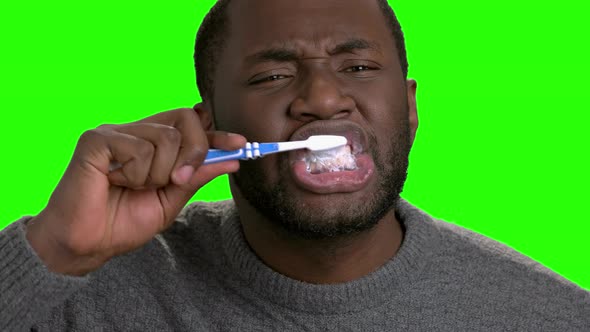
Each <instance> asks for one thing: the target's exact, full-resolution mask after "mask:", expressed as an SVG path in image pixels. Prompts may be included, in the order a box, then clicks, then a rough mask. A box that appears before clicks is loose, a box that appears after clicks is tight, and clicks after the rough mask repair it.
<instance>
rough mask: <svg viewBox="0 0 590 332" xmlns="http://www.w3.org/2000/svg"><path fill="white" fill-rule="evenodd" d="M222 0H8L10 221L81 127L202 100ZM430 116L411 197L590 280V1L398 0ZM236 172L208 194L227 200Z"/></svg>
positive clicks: (0, 68) (50, 184) (44, 182)
mask: <svg viewBox="0 0 590 332" xmlns="http://www.w3.org/2000/svg"><path fill="white" fill-rule="evenodd" d="M213 3H214V0H193V1H186V0H177V1H173V2H170V1H166V2H145V1H137V0H129V1H123V2H121V1H114V0H104V1H101V2H92V3H88V2H79V1H61V2H46V1H38V0H33V1H27V2H16V1H2V2H1V4H0V31H2V33H1V34H0V42H1V45H2V52H0V77H1V78H0V84H1V89H0V96H1V97H0V107H1V110H2V118H3V123H4V126H3V128H2V130H1V131H0V139H1V141H2V155H3V157H2V160H3V162H2V163H1V166H0V167H1V172H2V175H3V176H2V179H3V181H2V184H3V190H2V196H3V197H2V204H1V205H0V228H3V227H5V226H6V225H8V224H9V223H11V222H13V221H15V220H17V219H18V218H19V217H21V216H23V215H33V214H36V213H38V212H39V211H40V210H41V209H42V208H43V207H44V205H45V204H46V203H47V200H48V198H49V196H50V194H51V192H52V190H53V188H54V187H55V185H56V184H57V182H58V180H59V178H60V177H61V175H62V173H63V171H64V170H65V167H66V165H67V163H68V161H69V159H70V157H71V154H72V152H73V150H74V147H75V144H76V141H77V139H78V137H79V135H80V134H81V133H82V132H83V131H85V130H87V129H91V128H94V127H96V126H98V125H100V124H102V123H124V122H130V121H134V120H137V119H140V118H143V117H146V116H149V115H151V114H154V113H157V112H160V111H163V110H168V109H173V108H177V107H186V106H189V107H190V106H192V105H193V104H194V103H195V102H196V101H198V100H199V96H198V93H197V90H196V87H195V83H194V82H195V74H194V71H193V66H192V48H193V44H194V36H195V32H196V30H197V28H198V25H199V23H200V21H201V20H202V18H203V16H204V15H205V13H206V11H207V10H208V9H209V8H210V7H211V5H212V4H213ZM392 5H393V6H394V8H395V9H396V11H397V14H398V17H399V19H400V21H401V23H402V26H403V27H404V31H405V33H406V38H407V47H408V54H409V62H410V76H411V77H413V78H415V79H417V81H418V86H419V89H418V106H419V109H418V111H419V117H420V127H419V130H418V135H417V139H416V142H415V146H414V148H413V151H412V154H411V162H410V164H411V166H410V169H409V177H408V181H407V184H406V187H405V191H404V193H403V194H402V196H403V197H405V198H406V199H408V200H409V201H410V202H412V203H413V204H415V205H417V206H418V207H420V208H422V209H424V210H426V211H427V212H429V213H430V214H432V215H433V216H435V217H437V218H441V219H445V220H447V221H449V222H453V223H456V224H459V225H462V226H464V227H466V228H469V229H472V230H475V231H477V232H479V233H482V234H484V235H486V236H489V237H491V238H493V239H496V240H498V241H501V242H503V243H505V244H507V245H509V246H511V247H513V248H514V249H516V250H518V251H519V252H521V253H523V254H526V255H527V256H529V257H531V258H533V259H535V260H537V261H539V262H541V263H542V264H544V265H546V266H547V267H549V268H551V269H553V270H554V271H556V272H557V273H559V274H561V275H563V276H564V277H566V278H568V279H569V280H572V281H573V282H575V283H577V284H579V285H580V286H582V287H584V288H587V289H590V258H589V254H590V245H589V243H590V241H589V240H588V238H589V237H590V226H589V223H588V221H589V218H588V215H587V212H586V211H585V208H586V207H587V206H588V204H589V203H588V202H587V201H588V198H589V195H588V193H587V189H588V187H589V185H590V176H589V175H588V170H589V169H590V167H589V165H588V164H589V158H588V147H589V145H590V144H589V143H590V139H589V137H588V126H589V123H590V121H589V120H590V117H589V115H588V113H589V111H590V107H589V102H588V93H587V91H586V90H587V89H588V86H589V85H588V83H587V79H588V77H589V75H590V66H589V65H588V59H590V54H589V53H590V52H588V46H587V45H588V37H587V36H588V33H589V32H590V31H589V29H588V27H587V25H586V24H585V23H584V22H585V21H586V20H585V19H586V18H587V17H588V15H589V14H590V10H589V8H590V5H588V2H586V1H577V2H576V1H559V2H553V1H551V2H549V1H547V2H538V1H532V0H526V1H505V0H496V1H493V2H489V3H485V4H476V3H475V2H474V1H419V2H418V1H395V2H392ZM229 197H230V193H229V190H228V186H227V177H220V178H218V179H216V180H214V181H213V182H212V183H211V184H209V185H208V186H206V187H205V188H203V189H202V190H201V191H200V192H199V193H198V194H197V195H196V196H195V197H194V199H199V200H218V199H225V198H229Z"/></svg>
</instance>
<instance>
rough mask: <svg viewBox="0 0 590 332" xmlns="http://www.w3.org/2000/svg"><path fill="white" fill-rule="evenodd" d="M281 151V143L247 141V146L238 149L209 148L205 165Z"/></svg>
mask: <svg viewBox="0 0 590 332" xmlns="http://www.w3.org/2000/svg"><path fill="white" fill-rule="evenodd" d="M276 152H280V150H279V145H278V144H277V143H256V142H253V143H246V146H245V147H244V148H242V149H238V150H231V151H227V150H220V149H209V151H208V152H207V157H205V161H204V162H203V165H207V164H213V163H219V162H222V161H227V160H237V159H242V160H247V159H256V158H260V157H263V156H264V155H266V154H269V153H276Z"/></svg>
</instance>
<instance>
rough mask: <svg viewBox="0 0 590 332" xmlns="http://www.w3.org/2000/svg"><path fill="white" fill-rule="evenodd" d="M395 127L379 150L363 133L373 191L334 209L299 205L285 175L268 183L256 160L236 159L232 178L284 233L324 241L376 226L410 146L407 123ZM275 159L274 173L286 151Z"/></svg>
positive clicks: (395, 193)
mask: <svg viewBox="0 0 590 332" xmlns="http://www.w3.org/2000/svg"><path fill="white" fill-rule="evenodd" d="M398 129H399V130H398V131H396V132H395V133H396V134H397V135H393V137H392V138H391V140H390V141H389V142H388V143H389V144H388V148H387V150H386V153H384V154H383V155H380V154H379V153H378V151H377V140H376V138H375V137H374V136H369V143H370V144H369V146H370V149H369V153H370V154H371V156H372V158H373V160H374V163H375V168H376V170H377V172H376V175H377V176H378V179H377V188H376V190H374V191H373V192H371V193H370V194H369V197H367V198H368V199H367V200H366V201H364V202H359V201H357V202H354V201H346V202H344V204H341V206H337V207H336V208H334V207H331V208H330V207H326V208H325V209H313V210H312V209H309V208H305V207H304V206H302V205H301V204H300V203H298V202H297V201H295V199H294V198H292V196H291V195H289V192H288V186H287V183H286V179H287V177H286V176H282V177H280V179H279V180H278V182H277V183H272V184H271V183H268V180H267V176H266V174H265V171H264V170H263V169H262V167H260V163H258V162H240V163H241V165H240V170H239V171H238V172H237V173H234V174H233V175H232V176H233V180H234V182H235V184H236V185H237V186H238V188H239V190H240V192H241V194H242V196H243V197H244V198H245V199H246V200H247V201H248V202H249V203H250V205H252V206H253V207H254V208H255V209H256V210H257V211H258V212H259V213H260V214H262V215H263V216H264V217H265V218H266V219H267V220H268V221H269V222H271V223H272V224H274V225H275V226H278V228H279V229H282V230H283V231H284V232H285V234H286V235H288V236H289V237H294V238H299V239H307V240H326V239H335V238H339V237H346V236H351V235H355V234H359V233H362V232H365V231H367V230H369V229H371V228H373V227H374V226H375V225H377V224H378V223H379V221H380V220H381V219H382V218H383V217H384V216H385V214H387V213H388V212H389V211H390V210H391V209H392V208H393V207H394V206H395V204H396V203H397V201H398V200H399V198H400V193H401V192H402V190H403V186H404V183H405V181H406V177H407V170H408V164H409V153H410V148H411V142H410V127H409V123H408V122H407V121H404V123H402V124H401V126H400V127H398ZM277 158H279V165H280V174H286V172H288V167H289V163H288V160H287V155H286V154H279V155H278V156H277ZM242 175H245V176H242ZM335 195H336V194H335Z"/></svg>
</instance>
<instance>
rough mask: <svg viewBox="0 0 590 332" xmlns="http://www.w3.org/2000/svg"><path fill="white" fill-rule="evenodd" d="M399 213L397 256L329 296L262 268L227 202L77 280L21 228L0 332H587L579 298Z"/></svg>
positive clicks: (555, 279)
mask: <svg viewBox="0 0 590 332" xmlns="http://www.w3.org/2000/svg"><path fill="white" fill-rule="evenodd" d="M397 211H398V216H399V217H400V220H401V221H402V222H403V224H404V226H405V228H406V233H405V238H404V241H403V243H402V246H401V248H400V250H399V252H398V253H397V255H396V256H395V257H394V258H392V259H391V260H390V261H389V262H387V263H386V264H385V265H384V266H382V267H381V268H380V269H378V270H377V271H375V272H373V273H372V274H370V275H367V276H365V277H363V278H361V279H359V280H356V281H353V282H349V283H344V284H337V285H313V284H308V283H304V282H300V281H296V280H293V279H290V278H288V277H285V276H283V275H281V274H278V273H276V272H274V271H273V270H271V269H270V268H269V267H267V266H266V265H264V263H263V262H261V261H260V260H259V259H258V258H257V256H256V255H255V254H254V253H253V252H252V251H251V249H250V248H249V247H248V245H247V243H246V242H245V239H244V237H243V234H242V232H241V227H240V224H239V221H238V217H237V210H236V207H235V205H234V204H233V202H232V201H225V202H216V203H193V204H191V205H189V206H187V207H186V208H185V209H184V210H183V212H182V213H181V214H180V215H179V217H178V219H177V222H176V223H175V224H174V225H173V226H172V227H171V228H170V229H168V230H167V231H166V232H165V233H162V234H160V235H158V236H157V237H156V238H154V239H153V240H152V241H151V242H149V243H148V244H147V245H145V246H144V247H142V248H141V249H139V250H136V251H134V252H131V253H129V254H127V255H124V256H120V257H117V258H115V259H113V260H111V261H110V262H109V263H107V264H106V265H105V266H104V267H103V268H101V269H100V270H98V271H95V272H93V273H91V274H89V275H87V276H85V277H69V276H63V275H58V274H54V273H51V272H49V271H48V270H47V269H46V268H45V266H44V265H43V264H42V263H41V261H40V260H39V258H38V257H37V256H36V255H35V253H34V251H33V250H32V249H31V247H30V246H29V245H28V243H27V242H26V239H25V234H24V227H23V225H24V222H26V220H28V218H23V219H21V220H19V221H17V222H15V223H13V224H12V225H10V226H8V227H7V228H6V229H5V230H3V231H2V232H0V331H30V330H32V331H64V330H67V331H590V293H589V292H587V291H585V290H583V289H581V288H580V287H578V286H576V285H574V284H572V283H570V282H569V281H567V280H565V279H564V278H562V277H560V276H559V275H557V274H555V273H553V272H551V271H550V270H548V269H546V268H544V267H543V266H541V265H540V264H538V263H536V262H534V261H532V260H530V259H529V258H527V257H525V256H523V255H521V254H519V253H517V252H515V251H514V250H512V249H510V248H508V247H506V246H504V245H502V244H499V243H497V242H495V241H493V240H490V239H488V238H486V237H483V236H481V235H478V234H476V233H474V232H471V231H469V230H466V229H464V228H461V227H458V226H456V225H453V224H450V223H446V222H442V221H438V220H434V219H433V218H431V217H430V216H428V215H427V214H425V213H424V212H422V211H420V210H418V209H417V208H415V207H413V206H412V205H410V204H409V203H408V202H406V201H403V200H402V201H400V202H399V204H398V206H397Z"/></svg>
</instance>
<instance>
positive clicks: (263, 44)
mask: <svg viewBox="0 0 590 332" xmlns="http://www.w3.org/2000/svg"><path fill="white" fill-rule="evenodd" d="M385 7H386V8H387V10H386V9H384V8H385ZM214 10H217V11H218V12H215V11H214V12H213V13H212V14H210V15H209V16H208V18H207V19H206V20H205V22H204V27H202V28H201V31H200V32H199V35H198V40H197V46H196V58H197V59H196V63H197V75H198V76H199V88H200V89H201V93H202V96H203V98H204V104H203V105H204V106H202V107H203V108H205V111H206V112H214V117H215V126H216V127H217V128H216V129H219V130H225V131H230V132H236V133H240V134H242V135H244V136H245V137H247V138H248V140H250V141H258V142H268V141H286V140H298V139H305V138H306V137H308V136H310V135H317V134H337V135H343V136H346V137H347V138H348V140H349V143H350V144H349V145H350V146H351V148H352V157H353V158H354V159H355V161H356V165H357V167H356V169H354V170H348V171H341V172H327V171H325V170H322V171H320V172H319V174H316V173H314V172H310V166H312V168H315V167H316V164H315V163H313V164H310V163H309V159H310V158H309V157H310V156H309V155H307V154H306V153H305V152H304V151H299V152H296V153H284V154H278V155H271V156H268V157H265V158H263V159H260V160H256V161H247V162H242V164H241V168H240V171H239V172H238V173H236V174H235V175H234V176H233V177H232V178H231V185H232V193H233V195H234V199H235V200H236V203H237V204H238V206H239V207H240V209H241V210H246V209H248V208H251V209H252V210H254V211H256V212H257V213H259V214H260V215H261V216H263V217H265V218H266V219H268V220H269V221H270V222H273V223H275V224H277V225H279V226H281V227H282V228H283V229H286V230H287V231H288V232H289V234H293V235H297V236H299V237H306V238H333V237H336V236H340V235H347V234H354V233H357V232H360V231H363V230H366V229H369V228H371V227H372V226H374V225H375V224H376V223H377V222H379V220H381V218H382V217H383V216H384V215H385V214H386V213H387V212H389V211H390V210H391V208H392V207H393V205H394V204H395V201H396V200H397V199H398V198H399V193H400V192H401V190H402V188H403V184H404V181H405V178H406V172H407V166H408V154H409V151H410V148H411V145H412V142H413V139H414V135H415V131H416V128H417V116H416V107H415V89H416V84H415V82H414V81H406V76H407V61H406V60H405V59H406V57H405V49H404V48H403V36H402V34H401V29H400V28H399V24H398V23H397V20H396V19H395V16H393V13H392V12H390V11H391V9H390V8H389V6H388V5H387V3H386V2H385V1H375V2H367V1H366V0H324V1H317V0H298V1H292V0H256V1H241V0H233V1H231V3H229V1H224V0H222V1H220V2H219V3H218V4H217V7H216V8H215V9H214ZM388 13H389V14H388ZM220 22H221V23H224V22H225V25H224V26H223V27H222V26H220V24H221V23H220ZM211 27H216V28H211ZM208 28H209V30H207V29H208ZM212 31H213V32H215V31H216V32H215V33H212ZM216 34H217V35H216ZM199 39H200V40H199ZM199 50H202V51H201V52H199ZM201 57H202V58H201ZM304 160H307V162H306V161H304Z"/></svg>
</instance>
